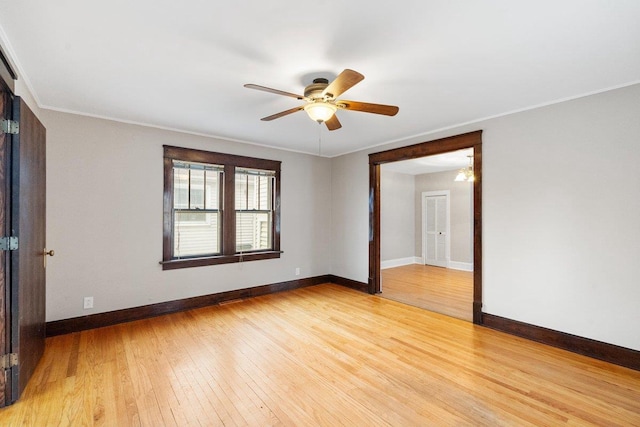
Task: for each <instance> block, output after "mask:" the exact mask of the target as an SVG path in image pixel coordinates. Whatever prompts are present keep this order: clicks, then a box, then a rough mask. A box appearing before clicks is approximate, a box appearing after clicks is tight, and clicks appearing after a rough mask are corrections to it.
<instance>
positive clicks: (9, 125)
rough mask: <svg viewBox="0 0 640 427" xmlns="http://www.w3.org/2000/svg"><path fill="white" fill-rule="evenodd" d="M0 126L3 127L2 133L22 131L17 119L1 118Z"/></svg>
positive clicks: (13, 133)
mask: <svg viewBox="0 0 640 427" xmlns="http://www.w3.org/2000/svg"><path fill="white" fill-rule="evenodd" d="M0 128H2V133H8V134H10V135H17V134H19V133H20V123H18V122H16V121H15V120H5V119H2V120H0Z"/></svg>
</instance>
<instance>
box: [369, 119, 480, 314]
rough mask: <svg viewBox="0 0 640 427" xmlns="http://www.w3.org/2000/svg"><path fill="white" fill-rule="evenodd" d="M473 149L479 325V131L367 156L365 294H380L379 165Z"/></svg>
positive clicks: (475, 283)
mask: <svg viewBox="0 0 640 427" xmlns="http://www.w3.org/2000/svg"><path fill="white" fill-rule="evenodd" d="M465 148H473V168H474V175H475V181H474V183H473V323H475V324H482V131H481V130H479V131H475V132H469V133H464V134H461V135H456V136H451V137H448V138H441V139H436V140H434V141H427V142H422V143H419V144H414V145H409V146H406V147H400V148H395V149H392V150H386V151H381V152H378V153H372V154H369V293H371V294H375V293H379V292H380V165H382V164H384V163H391V162H397V161H400V160H409V159H417V158H420V157H426V156H432V155H434V154H442V153H447V152H450V151H456V150H462V149H465Z"/></svg>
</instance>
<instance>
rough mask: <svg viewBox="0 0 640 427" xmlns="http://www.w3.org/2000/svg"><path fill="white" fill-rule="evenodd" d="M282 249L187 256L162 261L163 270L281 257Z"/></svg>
mask: <svg viewBox="0 0 640 427" xmlns="http://www.w3.org/2000/svg"><path fill="white" fill-rule="evenodd" d="M281 253H282V251H265V252H251V253H245V254H242V255H240V254H235V255H218V256H211V257H202V258H185V259H172V260H168V261H160V264H161V265H162V269H163V270H175V269H178V268H189V267H203V266H205V265H217V264H231V263H234V262H247V261H258V260H261V259H274V258H280V254H281Z"/></svg>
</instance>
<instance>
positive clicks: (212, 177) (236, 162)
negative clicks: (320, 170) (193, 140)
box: [162, 146, 281, 270]
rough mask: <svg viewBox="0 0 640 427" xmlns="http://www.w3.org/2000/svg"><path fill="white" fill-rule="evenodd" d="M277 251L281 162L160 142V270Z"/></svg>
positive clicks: (262, 256) (268, 255)
mask: <svg viewBox="0 0 640 427" xmlns="http://www.w3.org/2000/svg"><path fill="white" fill-rule="evenodd" d="M280 253H281V252H280V162H278V161H274V160H263V159H255V158H251V157H244V156H234V155H230V154H222V153H212V152H207V151H200V150H191V149H186V148H179V147H171V146H164V236H163V260H162V266H163V269H164V270H167V269H175V268H183V267H196V266H202V265H212V264H224V263H230V262H239V261H253V260H258V259H269V258H279V257H280Z"/></svg>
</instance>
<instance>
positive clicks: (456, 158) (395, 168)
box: [381, 148, 473, 175]
mask: <svg viewBox="0 0 640 427" xmlns="http://www.w3.org/2000/svg"><path fill="white" fill-rule="evenodd" d="M469 156H473V148H469V149H465V150H457V151H451V152H449V153H444V154H435V155H433V156H427V157H420V158H417V159H410V160H402V161H399V162H391V163H384V164H382V165H381V167H382V170H383V171H389V172H398V173H404V174H408V175H422V174H425V173H435V172H445V171H452V170H458V169H462V168H466V167H467V166H469Z"/></svg>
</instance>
